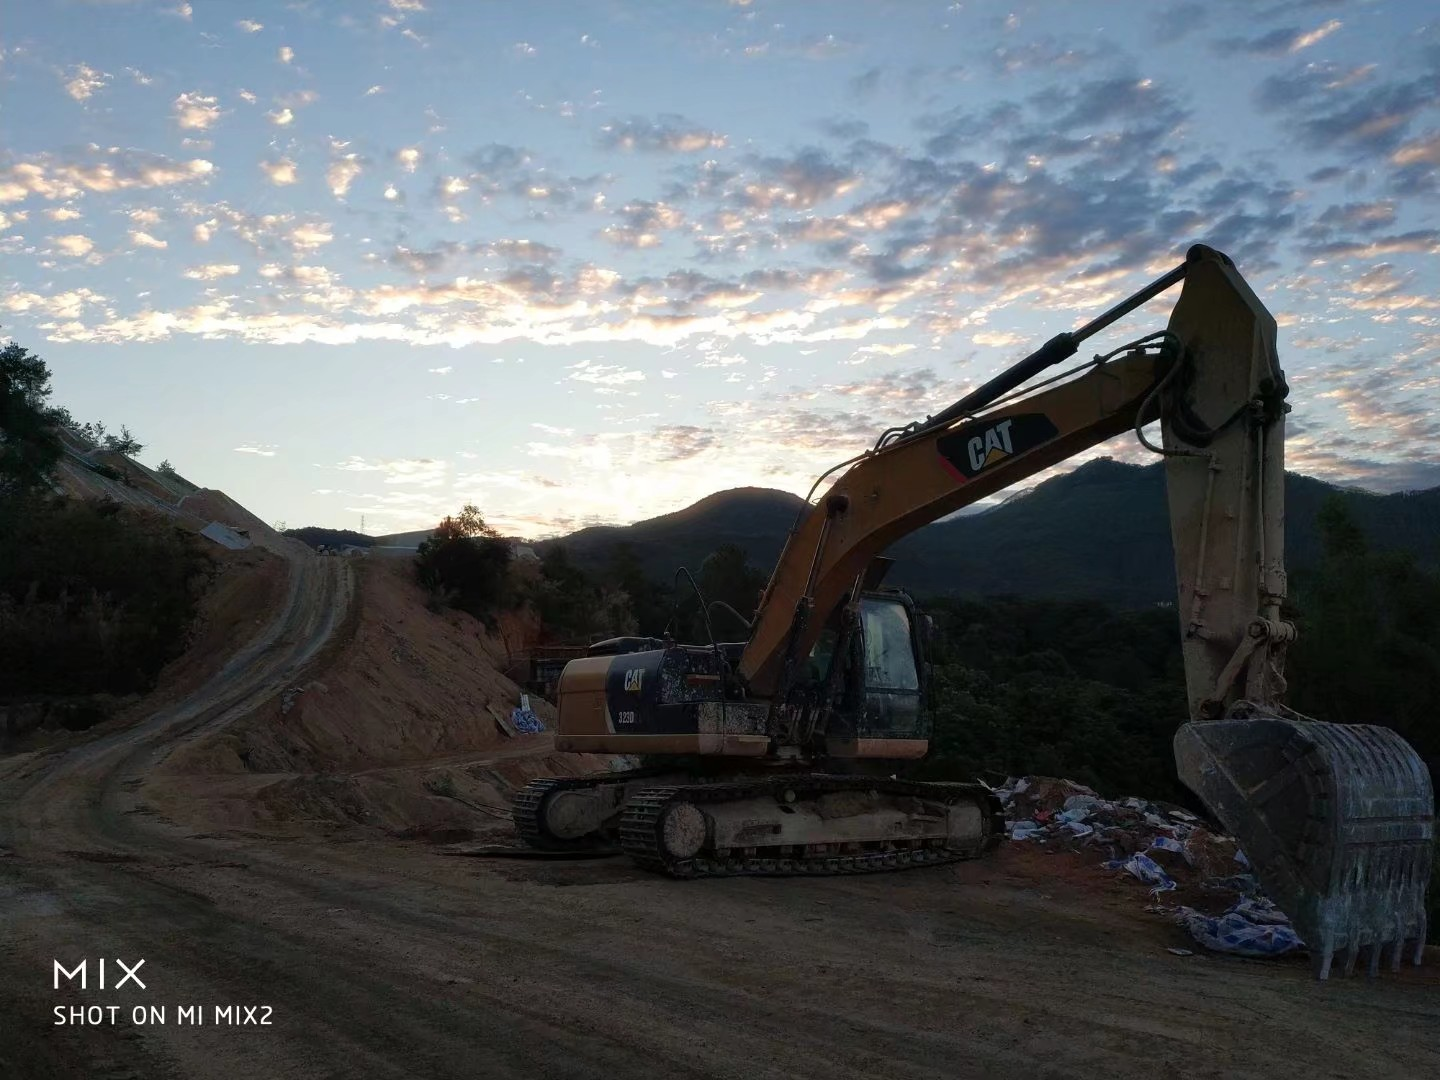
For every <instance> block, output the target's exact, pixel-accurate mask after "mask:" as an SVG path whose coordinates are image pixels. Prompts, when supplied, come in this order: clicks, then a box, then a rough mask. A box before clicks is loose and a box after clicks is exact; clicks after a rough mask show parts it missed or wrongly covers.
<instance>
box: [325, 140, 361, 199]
mask: <svg viewBox="0 0 1440 1080" xmlns="http://www.w3.org/2000/svg"><path fill="white" fill-rule="evenodd" d="M342 145H349V144H348V143H347V144H342ZM364 169H365V159H364V158H362V157H361V156H360V155H359V154H343V155H341V156H339V157H337V158H335V159H333V160H332V161H331V162H330V166H329V168H327V169H326V170H325V182H326V183H327V184H329V185H330V193H331V194H332V195H334V196H335V197H336V198H337V199H338V198H343V197H344V196H345V195H346V194H347V193H348V192H349V191H350V185H351V184H352V183H354V182H355V178H356V177H357V176H359V175H360V174H361V173H362V172H363V171H364Z"/></svg>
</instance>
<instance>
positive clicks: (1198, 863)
mask: <svg viewBox="0 0 1440 1080" xmlns="http://www.w3.org/2000/svg"><path fill="white" fill-rule="evenodd" d="M1239 846H1240V845H1239V843H1238V842H1237V841H1236V839H1235V838H1234V837H1233V836H1216V835H1215V834H1214V833H1212V832H1211V831H1210V830H1209V829H1207V828H1205V827H1204V826H1203V825H1199V826H1196V827H1195V829H1194V830H1193V831H1192V832H1191V833H1190V835H1189V836H1187V837H1186V838H1185V843H1184V848H1185V861H1186V862H1188V863H1189V864H1190V866H1191V867H1192V868H1193V869H1194V870H1195V872H1196V874H1198V875H1199V876H1200V878H1201V880H1203V881H1208V880H1210V879H1212V878H1227V877H1230V876H1232V875H1234V874H1236V873H1239V872H1240V871H1241V870H1242V869H1243V867H1242V866H1241V865H1240V863H1238V862H1236V860H1235V852H1236V851H1237V850H1238V849H1239Z"/></svg>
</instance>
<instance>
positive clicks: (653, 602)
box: [601, 543, 671, 637]
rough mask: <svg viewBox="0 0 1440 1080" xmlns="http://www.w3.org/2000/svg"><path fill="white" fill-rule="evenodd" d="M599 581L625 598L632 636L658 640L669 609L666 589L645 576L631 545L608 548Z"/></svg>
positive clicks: (642, 566) (667, 617) (668, 615)
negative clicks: (606, 563) (633, 634)
mask: <svg viewBox="0 0 1440 1080" xmlns="http://www.w3.org/2000/svg"><path fill="white" fill-rule="evenodd" d="M601 580H603V581H605V582H607V583H608V584H609V585H610V586H611V587H613V588H614V589H616V590H618V591H620V592H622V593H624V594H625V595H626V596H627V597H628V598H629V600H630V608H631V613H632V614H633V616H634V625H635V632H636V633H639V634H645V635H647V636H649V637H659V636H660V635H661V634H663V633H664V632H665V624H666V623H667V622H668V621H669V619H670V608H671V603H670V597H669V595H668V590H666V588H665V586H664V585H662V584H660V583H659V582H657V581H654V580H652V579H651V578H650V577H649V576H648V575H647V574H646V573H645V568H644V565H643V564H642V562H641V560H640V556H639V554H638V553H637V552H636V551H635V548H634V546H633V545H631V544H625V543H621V544H616V545H615V547H614V548H612V549H611V552H610V560H609V564H608V565H607V566H606V568H605V571H604V573H603V574H602V575H601Z"/></svg>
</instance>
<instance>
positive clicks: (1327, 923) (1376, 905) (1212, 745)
mask: <svg viewBox="0 0 1440 1080" xmlns="http://www.w3.org/2000/svg"><path fill="white" fill-rule="evenodd" d="M1175 764H1176V767H1177V769H1178V770H1179V774H1180V779H1181V780H1182V781H1183V782H1184V783H1185V785H1186V786H1187V787H1189V788H1190V789H1191V790H1192V791H1194V792H1195V793H1196V794H1197V795H1198V796H1200V798H1201V799H1202V800H1203V801H1204V803H1205V805H1206V806H1207V807H1209V808H1210V811H1211V812H1212V813H1213V814H1214V815H1215V816H1216V817H1217V818H1218V819H1219V820H1220V821H1221V823H1222V824H1223V825H1224V826H1225V828H1226V829H1227V830H1229V832H1230V833H1231V834H1233V835H1234V836H1235V837H1236V838H1237V839H1238V840H1239V841H1240V845H1241V848H1242V850H1243V851H1244V852H1245V855H1246V857H1247V858H1248V859H1249V860H1250V863H1251V866H1252V867H1253V868H1254V870H1255V874H1256V876H1257V877H1258V879H1259V881H1260V884H1261V885H1262V886H1263V887H1264V889H1265V891H1266V892H1267V893H1268V894H1269V896H1270V898H1271V899H1272V900H1274V901H1275V903H1276V904H1278V905H1279V906H1280V908H1281V909H1282V910H1283V911H1285V912H1286V914H1288V915H1289V916H1290V920H1291V922H1292V923H1293V924H1294V926H1295V930H1296V932H1297V933H1298V934H1299V935H1300V938H1301V940H1303V941H1304V942H1305V944H1306V945H1307V946H1308V948H1309V950H1310V955H1311V958H1312V960H1313V962H1314V965H1315V974H1316V977H1317V978H1320V979H1324V978H1327V977H1328V976H1329V974H1330V968H1331V964H1332V962H1333V961H1334V959H1335V958H1336V956H1337V954H1343V955H1342V960H1343V963H1344V969H1345V973H1346V974H1347V975H1349V974H1351V973H1352V972H1353V971H1354V969H1355V965H1356V962H1357V960H1358V959H1359V957H1360V954H1361V952H1362V951H1363V952H1365V953H1366V966H1367V971H1368V973H1369V974H1370V975H1371V976H1374V975H1375V974H1376V973H1377V972H1378V971H1379V969H1380V962H1381V954H1382V951H1383V952H1384V953H1385V954H1386V955H1387V956H1388V958H1389V961H1390V965H1391V968H1392V970H1398V969H1399V967H1400V958H1401V956H1402V954H1403V953H1404V952H1405V950H1406V949H1407V948H1411V955H1412V956H1413V957H1414V962H1415V963H1416V964H1419V963H1420V959H1421V955H1422V953H1423V951H1424V947H1425V932H1426V914H1425V887H1426V885H1427V884H1428V883H1429V881H1430V864H1431V858H1432V853H1433V850H1434V844H1435V839H1434V796H1433V794H1432V791H1431V786H1430V774H1429V772H1428V771H1427V769H1426V768H1425V765H1424V763H1423V762H1422V761H1421V760H1420V758H1419V757H1418V756H1417V755H1416V753H1415V751H1414V750H1413V749H1411V747H1410V744H1409V743H1407V742H1406V741H1405V740H1404V739H1402V738H1401V737H1400V736H1399V735H1397V734H1396V733H1395V732H1393V731H1391V730H1389V729H1388V728H1383V727H1371V726H1365V725H1358V724H1357V725H1347V724H1328V723H1321V722H1320V721H1315V720H1303V719H1300V720H1297V719H1284V718H1280V717H1276V716H1269V715H1263V716H1256V717H1249V718H1244V719H1224V720H1207V721H1200V722H1198V723H1188V724H1185V725H1184V726H1183V727H1181V728H1180V730H1179V731H1178V732H1177V733H1176V735H1175Z"/></svg>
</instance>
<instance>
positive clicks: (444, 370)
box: [429, 364, 455, 375]
mask: <svg viewBox="0 0 1440 1080" xmlns="http://www.w3.org/2000/svg"><path fill="white" fill-rule="evenodd" d="M454 370H455V368H454V367H453V366H451V365H449V364H447V365H445V366H444V367H432V368H430V369H429V371H430V374H431V375H449V374H450V372H452V371H454Z"/></svg>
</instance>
